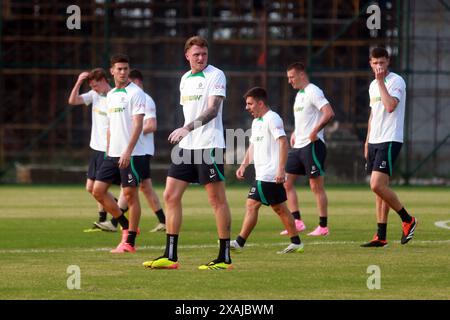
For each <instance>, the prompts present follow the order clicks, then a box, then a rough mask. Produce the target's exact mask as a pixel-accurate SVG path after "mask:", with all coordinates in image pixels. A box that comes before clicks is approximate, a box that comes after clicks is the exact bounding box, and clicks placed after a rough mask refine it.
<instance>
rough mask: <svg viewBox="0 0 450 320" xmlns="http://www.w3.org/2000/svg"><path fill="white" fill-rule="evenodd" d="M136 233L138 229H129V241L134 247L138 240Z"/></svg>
mask: <svg viewBox="0 0 450 320" xmlns="http://www.w3.org/2000/svg"><path fill="white" fill-rule="evenodd" d="M136 235H137V232H136V231H128V237H127V243H129V244H130V245H131V246H132V247H134V244H135V242H136Z"/></svg>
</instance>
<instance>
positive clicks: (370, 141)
mask: <svg viewBox="0 0 450 320" xmlns="http://www.w3.org/2000/svg"><path fill="white" fill-rule="evenodd" d="M369 63H370V67H371V68H372V71H373V73H374V75H375V79H374V80H373V81H372V83H371V84H370V87H369V97H370V108H371V111H370V117H369V122H368V127H367V138H366V142H365V145H364V157H365V158H366V163H367V173H368V174H371V177H370V188H371V189H372V191H373V192H374V193H375V209H376V216H377V223H378V230H377V232H376V234H375V236H374V237H373V239H372V241H370V242H368V243H365V244H362V245H361V246H362V247H385V246H386V245H387V244H388V243H387V241H386V229H387V220H388V213H389V208H392V209H394V210H395V211H396V212H397V213H398V215H399V216H400V218H401V220H402V229H403V230H402V231H403V232H402V237H401V244H406V243H408V241H410V240H411V239H412V237H413V235H414V231H415V229H416V226H417V219H416V218H414V217H412V216H410V215H409V213H408V212H407V211H406V209H405V208H404V207H403V205H402V204H401V202H400V200H399V199H398V197H397V195H396V194H395V192H394V191H393V190H392V189H391V188H390V187H389V177H390V176H392V170H393V166H394V162H395V160H396V159H397V156H398V154H399V153H400V148H401V147H402V143H403V124H404V120H405V100H406V84H405V81H404V80H403V79H402V77H400V76H399V75H398V74H396V73H394V72H391V71H389V69H388V67H389V53H388V52H387V50H386V49H384V48H381V47H376V48H374V49H372V50H371V52H370V60H369Z"/></svg>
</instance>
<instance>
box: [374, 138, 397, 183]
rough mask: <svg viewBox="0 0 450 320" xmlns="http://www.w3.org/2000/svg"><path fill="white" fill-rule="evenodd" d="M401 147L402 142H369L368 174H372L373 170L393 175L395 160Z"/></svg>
mask: <svg viewBox="0 0 450 320" xmlns="http://www.w3.org/2000/svg"><path fill="white" fill-rule="evenodd" d="M401 148H402V143H401V142H383V143H373V144H372V143H369V150H368V151H369V154H368V157H367V158H368V159H367V163H366V171H367V174H371V173H372V171H379V172H383V173H385V174H387V175H389V176H392V169H393V168H394V162H395V160H396V159H397V157H398V155H399V153H400V149H401Z"/></svg>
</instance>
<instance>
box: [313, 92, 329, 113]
mask: <svg viewBox="0 0 450 320" xmlns="http://www.w3.org/2000/svg"><path fill="white" fill-rule="evenodd" d="M310 94H311V102H312V104H313V105H314V106H315V107H316V108H317V109H318V110H320V109H322V107H323V106H324V105H326V104H328V103H329V102H328V100H327V98H325V96H324V94H323V91H322V90H321V89H319V88H314V90H312V91H311V93H310Z"/></svg>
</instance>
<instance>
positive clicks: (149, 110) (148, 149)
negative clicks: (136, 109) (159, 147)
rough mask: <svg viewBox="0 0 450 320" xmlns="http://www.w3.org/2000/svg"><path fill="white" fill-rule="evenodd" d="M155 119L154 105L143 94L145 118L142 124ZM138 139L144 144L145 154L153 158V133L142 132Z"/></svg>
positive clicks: (148, 97)
mask: <svg viewBox="0 0 450 320" xmlns="http://www.w3.org/2000/svg"><path fill="white" fill-rule="evenodd" d="M152 118H155V119H156V105H155V101H154V100H153V99H152V97H150V96H149V95H148V94H147V93H145V116H144V122H145V120H147V119H152ZM139 139H142V140H143V143H144V145H145V146H144V149H145V154H149V155H151V156H153V155H154V154H155V140H154V135H153V132H150V133H147V134H144V133H143V132H142V135H141V137H139Z"/></svg>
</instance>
